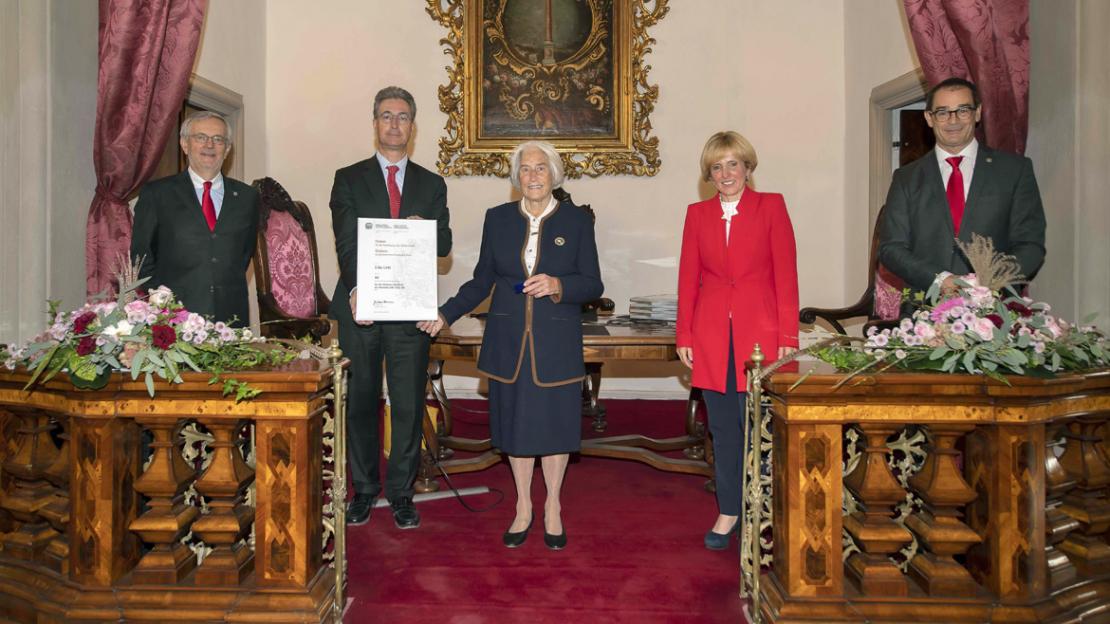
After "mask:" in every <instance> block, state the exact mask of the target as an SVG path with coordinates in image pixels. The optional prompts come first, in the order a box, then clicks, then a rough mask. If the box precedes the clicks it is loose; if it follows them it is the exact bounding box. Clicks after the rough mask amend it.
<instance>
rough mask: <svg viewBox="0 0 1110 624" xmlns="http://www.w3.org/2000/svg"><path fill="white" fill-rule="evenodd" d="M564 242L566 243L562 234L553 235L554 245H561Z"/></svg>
mask: <svg viewBox="0 0 1110 624" xmlns="http://www.w3.org/2000/svg"><path fill="white" fill-rule="evenodd" d="M566 244H567V239H565V238H563V237H562V236H556V237H555V246H556V247H562V246H563V245H566Z"/></svg>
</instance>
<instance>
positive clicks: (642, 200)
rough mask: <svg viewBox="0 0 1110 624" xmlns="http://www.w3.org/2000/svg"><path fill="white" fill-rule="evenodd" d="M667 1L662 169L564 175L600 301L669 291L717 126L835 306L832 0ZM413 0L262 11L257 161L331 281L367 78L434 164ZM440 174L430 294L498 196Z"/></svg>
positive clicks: (424, 29) (839, 33)
mask: <svg viewBox="0 0 1110 624" xmlns="http://www.w3.org/2000/svg"><path fill="white" fill-rule="evenodd" d="M219 4H220V3H219V2H214V3H213V5H214V6H216V5H219ZM670 5H671V11H670V13H669V14H668V15H667V17H666V18H664V19H663V21H662V22H660V24H659V25H658V26H657V27H655V28H654V29H652V31H651V34H652V35H653V36H654V37H655V38H656V39H657V41H658V42H657V43H656V44H655V45H654V46H653V47H654V52H652V53H651V54H650V55H649V56H648V57H647V62H648V63H650V64H651V65H652V66H653V69H652V72H651V74H650V79H651V81H652V82H653V83H656V84H659V85H661V88H660V99H659V102H658V106H657V108H656V110H655V113H654V114H653V116H652V118H651V121H652V124H653V126H654V129H655V134H656V136H658V137H659V138H660V142H661V158H662V163H663V164H662V171H661V173H660V174H659V175H657V176H656V177H652V178H643V177H630V176H621V177H604V178H601V179H584V180H570V181H568V182H567V184H566V186H567V189H568V190H569V191H570V192H571V193H572V194H573V195H574V197H575V199H576V200H578V201H583V202H589V203H590V204H592V206H593V208H594V210H595V211H596V212H597V215H598V243H599V246H600V248H601V263H602V273H603V278H604V280H605V283H606V293H605V294H606V296H608V297H610V298H612V299H613V300H614V301H616V302H617V306H618V312H627V306H628V298H629V297H630V296H632V295H636V294H652V293H667V292H670V293H673V292H675V290H676V279H677V268H676V267H675V266H674V265H675V264H676V263H675V262H674V259H675V257H676V256H677V254H678V251H679V246H680V238H681V228H682V222H683V218H684V215H685V207H686V205H687V204H689V203H691V202H693V201H696V200H698V199H700V198H701V197H702V195H701V193H702V192H704V187H701V186H700V185H699V177H698V173H699V172H698V157H699V155H700V153H701V147H702V144H703V143H704V141H705V139H706V138H707V137H708V136H709V135H710V134H712V133H713V132H715V131H717V130H721V129H730V128H731V129H735V130H738V131H740V132H741V133H743V134H745V135H747V137H748V138H749V139H751V141H752V142H753V143H754V145H755V147H756V149H757V151H758V153H759V158H760V166H759V169H758V171H757V175H756V177H757V180H758V185H759V188H760V189H762V190H768V191H778V192H782V193H784V194H785V195H786V200H787V205H788V206H789V208H790V212H791V216H792V218H793V220H794V225H795V230H796V235H797V239H798V245H799V249H800V250H801V256H800V258H799V269H800V281H801V284H800V287H801V296H802V301H804V302H809V301H838V300H840V299H841V298H842V297H843V290H844V286H843V284H844V280H845V275H844V263H843V258H842V257H841V256H840V255H839V254H834V255H833V257H831V258H830V257H829V255H828V254H827V250H829V249H841V248H843V245H844V244H843V240H842V236H843V233H842V232H843V228H842V227H841V225H840V224H841V223H842V220H843V219H844V216H845V214H844V213H845V210H844V193H845V170H844V164H843V162H842V159H841V158H840V157H839V155H840V154H842V153H843V152H844V148H843V145H844V140H845V136H844V123H843V120H844V118H845V110H844V79H843V76H844V32H843V29H842V28H841V27H840V25H841V24H843V23H844V6H843V4H842V3H839V2H824V1H821V0H807V1H799V2H795V3H793V5H794V6H793V7H792V10H789V11H786V10H783V9H782V3H781V2H774V1H770V0H699V1H698V2H696V3H694V2H679V1H675V0H672V1H671V3H670ZM424 6H425V5H424V3H423V2H406V3H397V4H394V5H391V10H390V12H389V19H383V18H382V15H381V11H380V6H379V5H377V4H375V3H367V2H361V1H358V0H343V1H333V2H329V3H326V4H322V5H318V6H317V7H315V8H314V10H312V11H305V10H303V7H302V5H300V4H299V3H292V2H273V3H270V4H269V5H267V13H266V18H267V33H268V35H267V66H266V67H267V87H268V110H267V134H268V135H269V173H270V174H271V175H272V176H273V177H274V178H276V179H277V180H279V181H280V182H281V183H282V184H283V185H284V186H285V187H286V189H287V190H289V192H290V194H292V195H293V196H294V197H296V198H298V199H302V200H304V201H306V202H307V203H308V204H309V206H310V207H311V208H312V210H313V217H314V219H315V221H316V224H317V237H318V239H319V246H320V249H321V250H322V252H323V257H322V263H321V272H322V274H323V277H324V282H325V286H326V287H327V288H329V289H330V288H331V287H332V286H333V285H334V283H335V280H336V276H337V268H336V264H335V256H334V252H333V251H332V250H334V242H333V238H332V233H331V218H330V213H329V210H328V196H329V193H330V188H331V182H332V178H333V174H334V172H335V169H337V168H338V167H341V166H345V165H347V164H350V163H352V162H355V161H357V160H360V159H362V158H366V157H368V156H369V155H370V154H371V153H373V150H374V148H373V134H372V130H371V125H370V109H371V103H372V100H373V96H374V93H375V92H376V91H377V90H378V89H379V88H381V87H383V86H386V85H389V84H398V85H401V86H404V87H405V88H407V89H408V90H409V91H411V92H412V93H413V95H414V96H415V98H416V101H417V107H418V114H417V130H416V137H415V148H414V152H413V160H415V161H416V162H419V163H421V164H423V165H424V166H426V167H429V168H434V164H435V161H436V159H437V157H438V147H437V145H436V142H437V140H438V139H439V137H440V136H441V134H442V131H443V127H444V124H445V122H446V116H445V115H444V114H443V113H441V112H440V111H439V106H438V97H437V95H436V89H437V88H438V87H439V86H440V85H441V84H444V83H445V82H446V72H445V70H444V67H445V66H446V65H447V64H448V60H449V59H448V57H446V56H444V55H443V52H442V48H441V47H440V45H439V43H438V42H439V39H440V38H442V37H443V36H444V35H445V31H444V29H443V28H441V27H440V26H439V25H438V24H437V23H435V22H433V21H432V20H431V18H430V17H429V16H428V15H427V14H426V13H425V11H424ZM307 42H311V44H308V43H307ZM830 155H835V156H832V157H830ZM447 182H448V203H449V205H450V208H451V216H452V218H451V221H452V228H453V230H454V236H455V248H454V252H453V258H452V262H451V263H450V267H449V270H448V271H447V272H446V273H445V274H444V275H443V276H442V277H441V279H440V295H441V299H446V298H447V297H448V296H450V295H451V294H453V293H454V292H455V290H456V289H457V287H458V286H459V285H460V284H461V283H462V282H463V281H465V280H466V279H467V278H468V277H469V275H470V271H471V270H472V269H473V266H474V262H475V260H476V258H477V253H478V245H479V242H480V238H481V223H482V215H483V213H484V210H485V209H486V208H487V207H489V206H493V205H496V204H498V203H500V202H503V201H505V200H506V199H508V198H509V195H510V187H509V183H508V182H507V181H506V180H504V179H501V178H488V177H466V178H451V179H448V181H447ZM652 260H662V263H663V264H664V265H666V264H667V263H668V262H669V263H670V265H669V266H658V264H655V263H649V262H647V261H652ZM460 370H463V369H461V368H460V367H458V366H452V367H451V371H454V372H458V371H460ZM681 375H682V370H681V367H680V366H679V365H677V364H675V365H673V366H670V367H638V368H632V367H624V368H622V369H615V368H614V367H607V369H606V379H605V381H604V383H603V385H602V390H603V392H604V393H605V394H606V395H609V396H616V395H621V396H629V395H635V396H655V395H660V396H681V395H682V394H683V393H684V392H685V386H684V385H683V383H684V382H683V381H682V380H681V379H680V376H681ZM641 376H644V378H641ZM477 383H478V381H477V378H476V377H466V378H459V377H452V378H450V379H449V380H448V387H449V389H451V390H456V391H460V390H461V391H464V392H466V391H473V390H474V389H475V388H476V387H477Z"/></svg>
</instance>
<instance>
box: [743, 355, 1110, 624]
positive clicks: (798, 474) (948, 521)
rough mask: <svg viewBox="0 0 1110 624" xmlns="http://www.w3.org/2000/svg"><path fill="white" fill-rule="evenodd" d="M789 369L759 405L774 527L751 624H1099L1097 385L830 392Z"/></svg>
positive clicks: (1108, 449)
mask: <svg viewBox="0 0 1110 624" xmlns="http://www.w3.org/2000/svg"><path fill="white" fill-rule="evenodd" d="M801 368H802V372H801V373H797V372H789V373H786V372H775V373H773V374H771V375H770V376H769V377H767V378H766V379H763V380H762V384H761V388H760V390H761V392H762V393H763V395H764V397H769V399H770V410H769V414H768V415H767V418H769V419H770V423H769V424H770V429H771V430H772V431H773V439H774V442H773V445H771V446H772V448H773V450H772V451H771V452H770V458H769V461H770V463H771V475H772V476H771V479H770V481H771V484H772V486H771V489H772V491H773V505H772V506H771V508H772V509H773V512H772V513H773V516H774V518H773V521H772V522H770V526H772V527H773V528H772V532H773V546H772V547H771V552H770V555H771V556H770V557H769V559H770V565H769V566H765V567H764V569H763V573H762V574H761V575H759V576H758V577H756V578H754V579H753V578H752V577H751V575H750V574H749V575H747V578H746V582H745V588H746V590H747V591H748V592H751V593H754V595H753V596H752V599H753V603H754V606H755V607H756V610H757V613H758V615H757V617H758V619H759V620H761V621H774V622H802V621H854V622H862V621H867V622H913V621H922V622H938V621H939V622H1048V621H1051V622H1056V621H1060V622H1065V621H1066V622H1079V621H1083V622H1087V621H1110V371H1098V372H1092V373H1089V374H1068V375H1061V376H1059V377H1056V378H1054V379H1043V380H1042V379H1033V378H1010V381H1011V383H1012V385H1009V386H1008V385H1005V384H1003V383H1000V382H997V381H993V380H989V379H987V378H985V377H976V376H968V375H944V374H906V373H888V374H881V375H873V376H866V375H862V376H857V377H855V378H853V379H851V380H849V381H848V382H847V383H845V384H843V385H840V386H839V387H838V386H837V384H838V383H840V382H841V381H842V380H843V376H842V375H837V374H832V372H831V371H830V370H829V369H827V368H826V369H822V368H820V367H819V368H818V369H817V370H816V371H815V372H807V370H808V369H809V368H810V365H808V364H803V365H802V367H801ZM806 375H808V376H806ZM803 376H805V378H804V379H803V380H802V381H801V383H798V382H799V380H800V379H801V378H802V377H803ZM910 439H915V440H921V441H924V444H918V445H917V447H916V449H913V450H912V452H910V453H907V452H906V450H907V449H908V448H909V447H908V446H906V440H910ZM853 440H854V441H853ZM896 440H897V442H896ZM892 449H894V451H892ZM895 453H896V454H897V457H892V454H895ZM846 467H847V468H846ZM751 491H754V489H753V490H749V493H750V492H751ZM750 498H751V496H749V499H750ZM749 545H751V541H750V540H749ZM764 554H766V553H764ZM749 570H750V568H749ZM753 589H754V592H753Z"/></svg>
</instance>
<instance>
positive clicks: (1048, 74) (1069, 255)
mask: <svg viewBox="0 0 1110 624" xmlns="http://www.w3.org/2000/svg"><path fill="white" fill-rule="evenodd" d="M1106 24H1110V4H1108V3H1106V2H1102V1H1100V0H1094V1H1092V0H1063V1H1060V2H1054V3H1052V4H1048V3H1039V2H1034V3H1032V4H1031V11H1030V37H1031V46H1030V71H1029V82H1030V98H1029V99H1030V102H1029V146H1028V149H1027V150H1026V155H1028V156H1029V157H1030V158H1032V160H1033V167H1034V170H1035V172H1036V175H1037V182H1038V183H1039V185H1040V188H1041V197H1042V198H1043V200H1044V206H1045V215H1046V217H1047V220H1048V230H1047V232H1046V239H1047V240H1046V247H1047V249H1048V253H1047V256H1046V258H1045V265H1044V268H1043V269H1042V270H1041V272H1040V274H1039V275H1038V276H1037V279H1036V281H1035V282H1034V284H1033V294H1034V296H1036V297H1037V298H1038V299H1042V300H1044V301H1048V302H1049V303H1051V304H1052V305H1053V307H1054V309H1055V311H1056V313H1057V314H1059V315H1060V316H1062V317H1064V318H1066V319H1073V320H1078V321H1081V320H1083V319H1084V318H1085V317H1087V316H1088V315H1090V314H1096V315H1097V317H1096V323H1097V324H1098V325H1099V326H1100V327H1103V328H1107V327H1110V246H1107V245H1106V237H1107V235H1108V234H1110V202H1107V200H1106V198H1107V197H1110V177H1108V176H1107V175H1106V170H1107V164H1108V163H1110V117H1108V116H1107V114H1106V111H1107V110H1108V109H1110V40H1108V39H1107V38H1106V36H1105V33H1104V32H1103V31H1104V30H1105V26H1106Z"/></svg>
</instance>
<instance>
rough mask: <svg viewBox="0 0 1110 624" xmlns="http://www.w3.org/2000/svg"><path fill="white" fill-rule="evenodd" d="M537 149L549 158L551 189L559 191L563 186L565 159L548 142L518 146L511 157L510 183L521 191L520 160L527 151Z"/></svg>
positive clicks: (527, 143)
mask: <svg viewBox="0 0 1110 624" xmlns="http://www.w3.org/2000/svg"><path fill="white" fill-rule="evenodd" d="M530 149H535V150H539V151H540V152H542V153H543V155H544V157H546V158H547V168H548V169H549V170H550V171H551V188H552V189H557V188H559V187H560V186H562V185H563V180H564V177H563V158H562V157H561V156H559V152H557V151H555V146H554V145H552V144H550V143H548V142H547V141H525V142H524V143H521V144H520V145H517V146H516V149H514V150H513V153H512V155H511V156H510V157H509V181H510V182H512V183H513V188H515V189H516V190H518V191H519V190H521V189H520V159H521V157H522V156H523V155H524V152H525V151H526V150H530Z"/></svg>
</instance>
